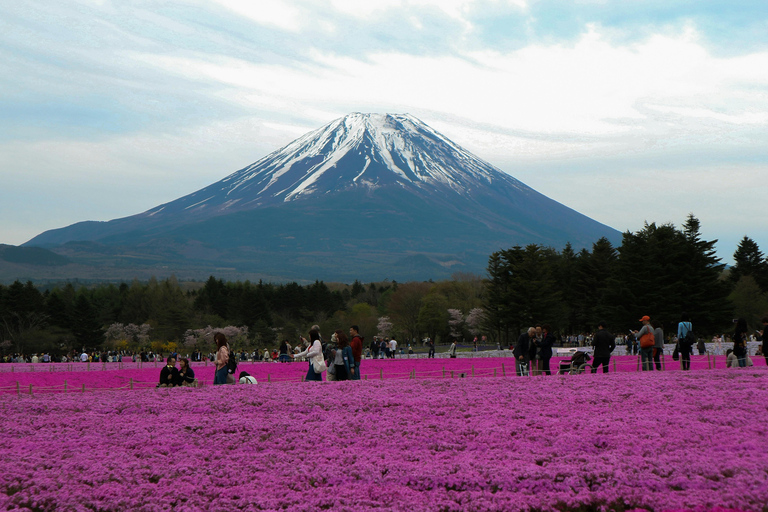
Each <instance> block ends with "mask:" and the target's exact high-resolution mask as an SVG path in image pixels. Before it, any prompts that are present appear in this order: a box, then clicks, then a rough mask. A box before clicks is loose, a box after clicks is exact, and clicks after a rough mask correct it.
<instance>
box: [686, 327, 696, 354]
mask: <svg viewBox="0 0 768 512" xmlns="http://www.w3.org/2000/svg"><path fill="white" fill-rule="evenodd" d="M686 323H688V325H689V326H690V325H691V324H690V323H689V322H686ZM683 344H684V345H685V347H686V348H687V349H688V350H690V349H691V347H693V346H694V345H695V344H696V335H694V334H693V329H688V332H687V333H685V336H683Z"/></svg>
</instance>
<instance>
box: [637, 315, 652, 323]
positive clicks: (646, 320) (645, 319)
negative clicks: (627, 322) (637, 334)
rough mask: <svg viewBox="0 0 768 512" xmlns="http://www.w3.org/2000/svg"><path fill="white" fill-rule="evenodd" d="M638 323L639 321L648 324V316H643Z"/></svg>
mask: <svg viewBox="0 0 768 512" xmlns="http://www.w3.org/2000/svg"><path fill="white" fill-rule="evenodd" d="M639 321H640V322H650V321H651V317H649V316H648V315H645V316H644V317H643V318H641V319H640V320H639Z"/></svg>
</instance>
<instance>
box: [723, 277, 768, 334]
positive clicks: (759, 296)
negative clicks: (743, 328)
mask: <svg viewBox="0 0 768 512" xmlns="http://www.w3.org/2000/svg"><path fill="white" fill-rule="evenodd" d="M728 299H729V300H730V301H731V303H732V304H733V317H734V318H744V319H745V320H746V321H747V325H750V326H757V325H761V319H762V318H763V316H764V315H766V314H768V294H767V293H764V292H763V291H762V290H761V289H760V287H759V286H758V285H757V281H755V278H754V277H753V276H750V275H745V276H741V279H739V282H738V283H736V286H735V287H734V288H733V291H732V292H731V294H730V295H729V296H728Z"/></svg>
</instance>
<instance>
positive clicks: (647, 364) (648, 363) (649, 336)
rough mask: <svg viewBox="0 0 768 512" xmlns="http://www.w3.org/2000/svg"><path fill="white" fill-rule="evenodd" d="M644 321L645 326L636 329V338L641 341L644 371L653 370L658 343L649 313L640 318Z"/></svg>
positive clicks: (641, 357)
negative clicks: (655, 349) (654, 351)
mask: <svg viewBox="0 0 768 512" xmlns="http://www.w3.org/2000/svg"><path fill="white" fill-rule="evenodd" d="M640 322H642V323H643V327H642V328H641V329H640V330H639V331H635V339H636V340H639V343H640V359H641V360H642V362H643V371H644V372H650V371H653V347H654V345H656V336H654V334H653V327H651V317H649V316H648V315H645V316H643V317H642V318H641V319H640Z"/></svg>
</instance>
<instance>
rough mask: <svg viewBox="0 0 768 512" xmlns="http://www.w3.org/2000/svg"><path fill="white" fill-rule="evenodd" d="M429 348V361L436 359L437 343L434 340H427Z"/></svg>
mask: <svg viewBox="0 0 768 512" xmlns="http://www.w3.org/2000/svg"><path fill="white" fill-rule="evenodd" d="M427 347H429V353H428V354H427V358H428V359H434V358H435V341H434V340H433V339H432V338H427Z"/></svg>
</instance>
